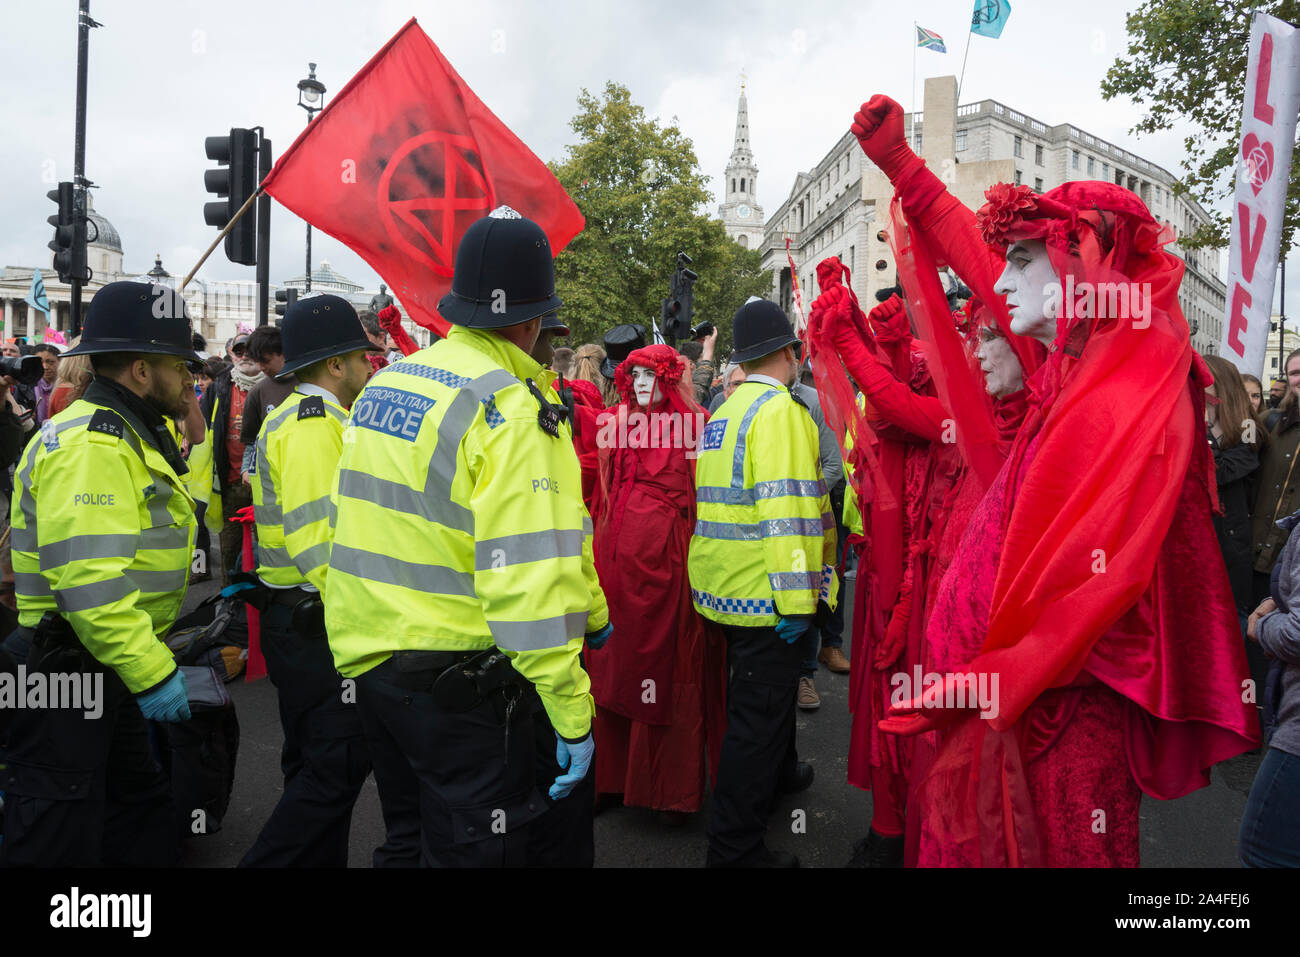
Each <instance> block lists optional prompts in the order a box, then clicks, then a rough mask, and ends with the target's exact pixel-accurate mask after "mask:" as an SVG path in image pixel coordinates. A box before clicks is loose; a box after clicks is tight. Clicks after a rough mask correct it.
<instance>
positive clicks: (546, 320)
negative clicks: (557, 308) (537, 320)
mask: <svg viewBox="0 0 1300 957" xmlns="http://www.w3.org/2000/svg"><path fill="white" fill-rule="evenodd" d="M542 332H553V333H555V334H556V335H557V336H567V335H568V334H569V327H568V326H566V325H565V324H564V321H563V320H562V319H560V317H559V316H557V315H556V314H555V313H553V312H552V313H550V314H549V315H545V316H542Z"/></svg>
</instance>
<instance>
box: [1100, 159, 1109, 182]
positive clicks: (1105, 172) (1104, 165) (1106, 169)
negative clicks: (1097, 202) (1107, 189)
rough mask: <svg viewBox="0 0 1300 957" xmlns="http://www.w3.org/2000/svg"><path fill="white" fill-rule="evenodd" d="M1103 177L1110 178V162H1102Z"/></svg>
mask: <svg viewBox="0 0 1300 957" xmlns="http://www.w3.org/2000/svg"><path fill="white" fill-rule="evenodd" d="M1101 178H1102V179H1110V164H1109V163H1102V164H1101Z"/></svg>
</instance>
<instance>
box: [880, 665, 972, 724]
mask: <svg viewBox="0 0 1300 957" xmlns="http://www.w3.org/2000/svg"><path fill="white" fill-rule="evenodd" d="M972 677H974V676H972ZM966 678H967V676H966V675H955V674H946V675H944V676H943V683H942V684H941V685H940V686H939V687H937V688H930V689H929V690H927V691H923V692H921V693H920V694H918V695H916V696H915V697H913V698H910V699H908V700H907V701H900V702H899V703H898V704H896V705H891V706H890V708H889V717H887V718H885V719H884V720H882V721H877V722H876V727H878V728H879V729H880V730H881V731H883V732H885V733H886V734H899V735H903V736H905V737H906V736H910V735H914V734H924V733H925V732H926V731H934V730H936V729H938V728H942V727H943V726H944V725H946V724H948V723H950V722H952V721H955V720H957V718H959V717H962V716H963V715H968V714H970V713H971V712H972V711H973V710H974V708H973V707H971V706H970V705H971V702H972V701H975V702H976V703H977V702H978V698H977V695H976V688H975V687H973V685H974V682H973V681H972V682H970V684H967V682H966ZM958 685H966V687H965V688H964V689H963V688H959V687H958ZM926 699H929V702H930V703H929V704H927V703H926ZM946 701H953V702H954V703H956V702H965V703H966V704H967V707H952V708H948V707H944V703H945V702H946Z"/></svg>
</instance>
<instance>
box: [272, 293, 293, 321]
mask: <svg viewBox="0 0 1300 957" xmlns="http://www.w3.org/2000/svg"><path fill="white" fill-rule="evenodd" d="M297 301H298V290H297V289H277V290H276V291H275V314H276V315H277V316H283V315H284V314H285V313H286V312H288V311H289V307H290V306H292V305H293V304H294V303H295V302H297Z"/></svg>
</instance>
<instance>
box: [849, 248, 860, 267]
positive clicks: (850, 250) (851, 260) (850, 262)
mask: <svg viewBox="0 0 1300 957" xmlns="http://www.w3.org/2000/svg"><path fill="white" fill-rule="evenodd" d="M848 265H849V272H853V271H854V270H855V269H857V268H858V267H857V265H856V264H855V263H854V261H853V247H852V246H850V247H849V263H848Z"/></svg>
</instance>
